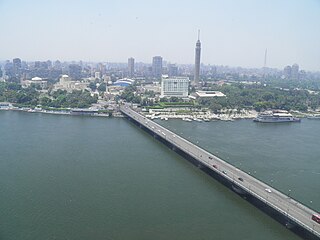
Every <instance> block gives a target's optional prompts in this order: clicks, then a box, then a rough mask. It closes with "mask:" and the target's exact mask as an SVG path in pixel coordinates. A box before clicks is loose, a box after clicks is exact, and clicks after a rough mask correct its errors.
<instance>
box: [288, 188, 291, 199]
mask: <svg viewBox="0 0 320 240" xmlns="http://www.w3.org/2000/svg"><path fill="white" fill-rule="evenodd" d="M290 194H291V189H289V193H288V197H289V198H290Z"/></svg>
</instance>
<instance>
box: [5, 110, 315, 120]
mask: <svg viewBox="0 0 320 240" xmlns="http://www.w3.org/2000/svg"><path fill="white" fill-rule="evenodd" d="M0 111H20V112H26V113H43V114H53V115H70V116H87V117H105V118H111V117H115V118H122V117H124V116H123V115H122V113H120V112H114V113H113V114H112V116H109V114H105V113H91V114H73V113H71V112H67V111H53V110H52V111H51V110H40V109H39V110H35V109H31V108H14V107H13V108H12V107H9V108H0ZM294 113H295V115H296V116H297V117H299V118H305V119H312V116H314V113H312V114H310V113H302V112H299V113H297V112H294ZM142 114H144V115H145V116H146V117H147V118H149V119H151V120H154V119H160V120H164V121H167V120H169V119H179V120H182V121H187V122H212V121H230V122H233V121H235V120H242V119H254V118H256V117H257V116H258V112H256V111H254V110H248V111H244V112H242V113H241V112H240V113H230V112H229V113H220V114H214V113H210V112H206V113H204V112H203V113H199V112H194V113H192V114H176V113H172V112H162V113H157V114H155V113H152V114H150V113H147V112H142Z"/></svg>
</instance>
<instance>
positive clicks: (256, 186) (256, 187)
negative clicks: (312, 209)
mask: <svg viewBox="0 0 320 240" xmlns="http://www.w3.org/2000/svg"><path fill="white" fill-rule="evenodd" d="M136 117H138V118H139V116H138V115H136ZM141 119H145V118H140V121H141ZM143 125H144V124H143ZM153 126H154V127H158V128H159V130H160V129H161V130H160V131H162V133H164V134H165V136H166V135H167V134H168V136H167V137H168V138H169V136H171V137H173V136H176V135H175V134H173V133H172V132H169V131H168V130H167V129H165V128H163V127H162V126H160V125H156V124H153ZM169 134H170V135H169ZM177 139H178V140H180V144H181V146H182V147H184V148H185V150H187V151H188V152H189V151H190V152H192V149H193V151H201V150H202V149H198V148H196V147H195V146H193V145H190V143H188V142H187V141H186V140H185V139H181V137H180V136H178V138H177ZM207 155H208V154H207ZM195 157H197V156H196V155H195ZM215 160H216V161H219V163H220V164H221V165H222V166H223V167H224V168H225V169H226V170H227V169H228V171H229V172H232V174H233V175H234V176H237V177H238V174H236V173H235V172H234V171H233V170H234V167H233V168H232V167H230V166H228V164H224V163H223V162H221V159H218V158H216V157H215ZM206 162H207V161H206ZM239 176H240V175H239ZM247 178H248V179H249V178H252V179H251V180H252V181H250V188H251V187H252V191H253V192H254V193H255V194H257V195H258V196H260V197H261V196H263V193H264V192H263V191H265V189H264V187H265V186H264V185H266V184H261V183H259V182H257V179H254V178H253V177H252V176H250V175H249V177H248V176H247ZM243 185H244V184H243ZM266 186H268V185H266ZM268 187H269V186H268ZM284 196H285V195H284ZM262 198H263V197H262ZM266 198H267V200H268V199H269V196H268V195H267V197H266ZM271 198H272V196H270V199H271ZM273 198H274V203H276V202H277V201H279V202H280V201H281V200H282V201H283V202H284V204H280V205H279V204H274V206H276V207H278V208H279V209H281V210H282V211H283V212H286V211H285V207H286V205H287V204H291V202H288V200H287V199H286V198H285V197H282V196H281V194H279V195H278V194H277V193H275V195H274V196H273ZM277 205H278V206H277ZM298 209H299V208H298ZM289 211H290V209H289ZM294 213H297V214H298V215H299V216H300V217H299V218H304V217H306V216H305V214H304V213H305V212H304V211H302V212H301V211H299V210H297V208H292V209H291V214H290V215H293V214H294ZM308 216H310V215H309V214H308ZM306 219H307V220H308V221H310V218H306ZM311 221H312V220H311ZM304 224H305V223H304Z"/></svg>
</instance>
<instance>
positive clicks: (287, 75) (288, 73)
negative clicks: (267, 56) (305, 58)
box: [283, 66, 292, 78]
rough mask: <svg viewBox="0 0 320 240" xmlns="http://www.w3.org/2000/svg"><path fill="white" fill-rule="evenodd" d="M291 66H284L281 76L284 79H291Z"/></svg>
mask: <svg viewBox="0 0 320 240" xmlns="http://www.w3.org/2000/svg"><path fill="white" fill-rule="evenodd" d="M291 71H292V69H291V66H286V67H285V68H284V69H283V74H284V76H285V78H291Z"/></svg>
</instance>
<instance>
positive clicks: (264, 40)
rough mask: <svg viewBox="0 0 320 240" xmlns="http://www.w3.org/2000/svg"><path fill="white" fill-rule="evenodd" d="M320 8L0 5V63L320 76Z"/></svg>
mask: <svg viewBox="0 0 320 240" xmlns="http://www.w3.org/2000/svg"><path fill="white" fill-rule="evenodd" d="M319 12H320V1H317V0H309V1H297V0H295V1H289V0H284V1H275V0H272V1H248V0H247V1H168V0H164V1H146V0H140V1H128V0H121V1H99V0H93V1H62V0H57V1H49V2H48V1H36V0H33V1H9V0H2V1H0V22H1V24H0V27H1V30H2V31H1V32H2V34H1V38H0V52H1V56H0V58H1V59H0V60H6V59H13V58H15V57H19V58H21V59H24V60H27V61H34V60H47V59H52V60H55V59H59V60H61V61H69V60H84V61H103V62H126V61H127V58H128V57H131V56H132V57H134V58H135V59H136V61H137V62H146V63H150V62H151V61H152V57H153V56H155V55H161V56H163V58H164V60H166V61H168V62H171V63H179V64H182V63H188V64H192V63H193V62H194V47H195V42H196V40H197V30H198V29H200V30H201V35H200V39H201V42H202V56H201V62H202V63H205V64H212V65H229V66H241V67H262V66H263V64H264V52H265V49H266V48H267V49H268V61H267V66H268V67H276V68H280V69H282V68H283V67H284V66H286V65H291V64H293V63H298V64H299V65H300V66H301V68H303V69H305V70H312V71H319V70H320V57H319V56H320V45H319V42H320V28H319V22H320V14H319Z"/></svg>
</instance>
